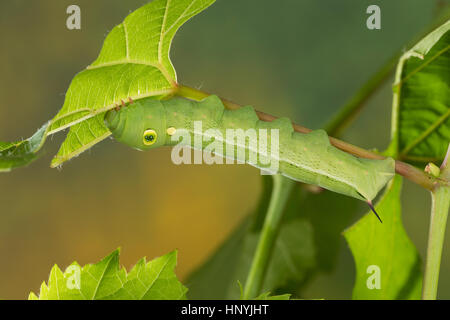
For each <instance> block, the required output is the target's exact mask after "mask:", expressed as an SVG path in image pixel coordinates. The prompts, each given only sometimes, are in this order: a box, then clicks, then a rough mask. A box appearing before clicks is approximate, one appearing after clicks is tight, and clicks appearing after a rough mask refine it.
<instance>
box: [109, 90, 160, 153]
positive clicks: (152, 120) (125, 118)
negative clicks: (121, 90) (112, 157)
mask: <svg viewBox="0 0 450 320" xmlns="http://www.w3.org/2000/svg"><path fill="white" fill-rule="evenodd" d="M165 122H166V121H165V113H164V108H163V106H162V104H161V102H159V101H158V100H154V99H151V98H147V99H143V100H139V101H136V102H134V103H132V104H130V105H128V106H124V107H122V108H120V109H119V110H115V109H113V110H110V111H108V112H107V113H106V116H105V124H106V126H107V127H108V129H109V130H111V132H112V135H113V137H114V138H115V139H116V140H117V141H119V142H122V143H125V144H127V145H129V146H130V147H132V148H135V149H138V150H147V149H151V148H156V147H159V146H162V145H164V144H165V142H166V137H167V133H166V123H165Z"/></svg>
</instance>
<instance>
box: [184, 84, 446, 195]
mask: <svg viewBox="0 0 450 320" xmlns="http://www.w3.org/2000/svg"><path fill="white" fill-rule="evenodd" d="M176 94H177V95H178V96H181V97H185V98H189V99H193V100H203V99H204V98H206V97H208V96H209V95H210V94H208V93H206V92H203V91H200V90H197V89H194V88H190V87H186V86H181V85H180V86H179V87H178V90H177V92H176ZM221 100H222V102H223V104H224V106H225V107H226V108H227V109H230V110H236V109H239V108H240V107H241V106H240V105H239V104H236V103H234V102H232V101H230V100H227V99H223V98H221ZM255 111H256V114H257V115H258V117H259V119H260V120H263V121H267V122H271V121H273V120H275V119H277V118H276V117H274V116H272V115H270V114H267V113H264V112H261V111H257V110H255ZM292 126H293V127H294V130H295V131H296V132H299V133H309V132H311V131H312V130H311V129H308V128H306V127H303V126H300V125H298V124H295V123H292ZM329 139H330V143H331V144H332V145H333V146H335V147H336V148H338V149H341V150H342V151H345V152H347V153H350V154H352V155H355V156H357V157H360V158H366V159H385V157H383V156H382V155H379V154H377V153H374V152H371V151H368V150H365V149H363V148H360V147H357V146H355V145H352V144H350V143H347V142H345V141H342V140H339V139H336V138H333V137H329ZM395 172H396V173H398V174H399V175H401V176H403V177H405V178H406V179H408V180H410V181H412V182H414V183H416V184H418V185H420V186H422V187H423V188H425V189H428V190H433V189H434V188H435V187H436V186H437V185H439V184H441V183H445V184H448V182H446V181H442V180H439V179H437V178H435V177H433V176H432V175H429V174H427V173H426V172H424V171H422V170H419V169H417V168H416V167H414V166H412V165H410V164H408V163H406V162H402V161H400V160H395Z"/></svg>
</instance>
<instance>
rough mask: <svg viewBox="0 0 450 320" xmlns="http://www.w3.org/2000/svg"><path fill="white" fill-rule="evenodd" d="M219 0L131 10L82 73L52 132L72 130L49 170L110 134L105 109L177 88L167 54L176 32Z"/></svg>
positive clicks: (161, 2)
mask: <svg viewBox="0 0 450 320" xmlns="http://www.w3.org/2000/svg"><path fill="white" fill-rule="evenodd" d="M214 1H215V0H155V1H152V2H150V3H149V4H147V5H144V6H143V7H141V8H139V9H137V10H136V11H134V12H132V13H131V14H130V15H129V16H127V17H126V18H125V20H124V21H123V22H122V23H121V24H119V25H118V26H116V27H114V29H112V30H111V32H110V33H109V34H108V36H107V37H106V39H105V42H104V44H103V47H102V50H101V52H100V55H99V56H98V58H97V60H95V61H94V62H93V63H92V64H91V65H90V66H88V67H87V68H86V69H85V70H83V71H81V72H80V73H78V74H77V75H76V76H75V77H74V79H73V80H72V83H71V84H70V86H69V89H68V91H67V93H66V99H65V101H64V105H63V107H62V109H61V110H60V111H59V112H58V114H57V115H56V116H55V118H54V119H53V120H52V124H51V127H50V134H52V133H55V132H58V131H60V130H63V129H64V128H67V127H70V131H69V133H68V135H67V138H66V140H65V141H64V142H63V144H62V146H61V148H60V150H59V152H58V154H57V156H56V157H55V158H54V159H53V161H52V164H51V166H52V167H56V166H58V165H60V164H62V163H63V162H64V161H67V160H69V159H70V158H72V157H74V156H76V155H78V154H80V153H81V152H83V151H85V150H86V149H88V148H90V147H91V146H93V145H94V144H96V143H98V142H99V141H101V140H103V139H105V138H106V137H108V136H109V135H110V132H109V130H108V129H107V128H106V126H105V125H104V124H103V118H104V114H105V112H106V111H108V110H110V109H112V108H114V107H115V106H116V105H120V104H121V103H122V100H123V101H129V99H130V98H131V99H132V100H138V99H142V98H146V97H154V98H155V99H161V98H163V97H166V96H170V95H171V94H173V93H174V90H175V89H176V73H175V69H174V67H173V65H172V63H171V61H170V57H169V51H170V46H171V42H172V39H173V37H174V35H175V33H176V31H177V30H178V29H179V28H180V27H181V25H182V24H184V23H185V22H186V21H187V20H189V19H190V18H191V17H193V16H194V15H196V14H198V13H200V12H201V11H203V10H204V9H205V8H207V7H208V6H210V5H211V4H212V3H213V2H214Z"/></svg>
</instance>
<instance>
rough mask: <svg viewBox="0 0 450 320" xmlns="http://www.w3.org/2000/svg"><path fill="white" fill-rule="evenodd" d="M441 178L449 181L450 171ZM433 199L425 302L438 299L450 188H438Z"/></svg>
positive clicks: (432, 194)
mask: <svg viewBox="0 0 450 320" xmlns="http://www.w3.org/2000/svg"><path fill="white" fill-rule="evenodd" d="M440 177H441V178H444V179H449V178H450V169H449V168H444V169H443V171H442V174H441V175H440ZM431 199H432V206H431V217H430V219H431V220H430V229H429V234H428V248H427V259H426V264H425V275H424V281H423V289H422V299H424V300H435V299H436V297H437V288H438V282H439V269H440V266H441V257H442V247H443V245H444V236H445V229H446V228H445V227H446V224H447V217H448V209H449V206H450V187H448V186H442V185H441V186H438V187H437V188H436V189H435V190H433V191H432V192H431Z"/></svg>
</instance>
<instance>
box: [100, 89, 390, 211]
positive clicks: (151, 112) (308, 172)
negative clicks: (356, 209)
mask: <svg viewBox="0 0 450 320" xmlns="http://www.w3.org/2000/svg"><path fill="white" fill-rule="evenodd" d="M199 121H200V122H202V123H205V126H206V127H208V129H210V130H215V131H217V132H219V133H220V134H222V136H223V137H225V136H226V131H228V130H229V129H231V128H233V129H234V130H241V131H243V132H247V131H248V130H253V131H252V132H253V134H254V135H256V137H257V138H258V139H260V140H263V141H265V142H266V144H267V145H268V144H269V142H270V141H271V139H272V133H270V134H267V131H270V132H272V131H271V130H272V129H275V130H276V131H277V132H278V134H277V138H278V140H279V146H278V147H279V152H278V154H277V155H276V156H273V155H272V154H270V155H268V154H267V153H264V152H262V151H261V150H260V149H259V148H256V149H255V148H254V147H253V146H252V145H251V143H250V142H249V141H250V139H249V138H248V137H245V139H244V140H243V141H241V143H240V144H239V143H237V139H234V140H233V139H232V140H227V139H222V140H220V139H219V140H218V142H219V143H221V144H222V143H223V145H225V146H226V147H227V148H228V147H230V148H231V149H232V150H234V151H233V153H232V156H233V157H234V160H237V161H238V163H239V162H245V163H248V164H250V165H252V166H255V167H258V168H260V169H265V168H264V167H262V166H261V165H260V164H259V163H258V162H254V161H252V159H251V158H249V156H248V155H249V154H250V153H253V154H254V153H256V154H257V155H258V158H261V157H262V158H263V159H269V160H270V161H272V160H273V161H277V162H278V164H279V166H278V167H277V169H276V171H275V172H272V171H270V172H271V173H279V174H282V175H284V176H286V177H288V178H290V179H293V180H296V181H300V182H303V183H307V184H312V185H317V186H319V187H322V188H324V189H328V190H331V191H334V192H337V193H341V194H344V195H347V196H350V197H354V198H356V199H360V200H364V201H366V202H367V203H368V204H369V206H371V208H373V206H372V203H371V200H373V199H374V198H375V196H376V195H377V193H378V192H379V191H380V190H381V189H382V188H383V187H384V186H385V185H386V183H387V182H389V181H390V180H391V179H392V177H393V176H394V174H395V161H394V160H393V159H392V158H387V159H384V160H370V159H361V158H357V157H355V156H352V155H350V154H348V153H346V152H344V151H342V150H339V149H337V148H335V147H334V146H332V145H331V144H330V141H329V138H328V136H327V134H326V132H325V131H324V130H315V131H312V132H310V133H308V134H301V133H298V132H294V129H293V127H292V123H291V121H289V119H286V118H284V119H277V120H275V121H272V122H265V121H261V120H259V119H258V116H257V115H256V113H255V110H254V109H253V108H252V107H250V106H247V107H242V108H240V109H237V110H226V109H225V107H224V105H223V103H222V101H221V100H220V99H219V98H218V97H217V96H209V97H208V98H206V99H204V100H203V101H200V102H195V101H191V100H187V99H182V98H171V99H168V100H155V99H152V98H146V99H141V100H138V101H135V102H134V103H133V104H132V105H130V106H129V107H127V108H122V109H120V110H119V111H117V112H116V111H109V112H107V114H106V117H105V124H106V126H107V127H108V128H109V129H110V130H111V132H112V134H113V137H114V138H115V139H116V140H117V141H119V142H123V143H125V144H127V145H129V146H131V147H133V148H135V149H138V150H147V149H152V148H156V147H159V146H164V145H167V146H174V145H176V144H177V143H178V141H173V140H174V139H172V138H173V137H175V136H176V135H177V134H178V132H183V131H186V132H189V134H191V135H193V136H195V135H196V134H199V135H202V138H204V139H205V141H206V140H213V141H214V140H217V139H211V136H209V135H208V134H207V133H206V132H207V131H208V130H207V131H205V132H199V133H197V131H196V128H195V123H197V122H199ZM146 128H152V129H146ZM175 128H176V130H175ZM261 129H269V130H266V131H265V132H266V134H265V135H263V134H262V133H261ZM142 130H145V131H144V134H143V135H142ZM156 132H164V133H167V135H165V134H164V135H162V136H161V137H159V139H157V133H156ZM175 133H177V134H175ZM168 137H169V138H168ZM194 144H195V139H191V141H190V142H189V143H187V146H188V147H191V148H194V147H195V146H194ZM208 147H209V145H206V144H203V145H201V148H202V149H204V150H205V151H210V152H211V153H213V154H216V155H219V156H222V157H223V156H224V155H223V153H222V154H221V153H219V152H217V151H216V150H212V151H211V150H210V149H208ZM238 148H243V149H244V150H245V155H244V156H242V155H241V156H242V157H240V156H239V153H238V150H239V149H238ZM223 149H225V148H223ZM226 157H227V158H228V154H227V155H226Z"/></svg>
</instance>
